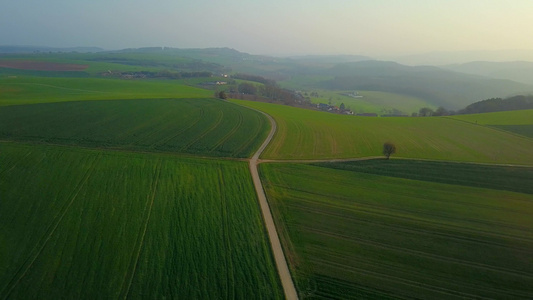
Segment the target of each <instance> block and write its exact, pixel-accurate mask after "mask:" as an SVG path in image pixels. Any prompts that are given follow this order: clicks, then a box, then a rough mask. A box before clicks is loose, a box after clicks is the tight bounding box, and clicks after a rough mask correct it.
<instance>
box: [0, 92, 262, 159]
mask: <svg viewBox="0 0 533 300" xmlns="http://www.w3.org/2000/svg"><path fill="white" fill-rule="evenodd" d="M268 126H269V123H268V121H267V119H266V118H265V116H263V115H262V114H260V113H258V112H255V111H252V110H250V109H247V108H244V107H241V106H238V105H235V104H232V103H228V102H224V101H220V100H214V99H152V100H128V101H120V100H116V101H79V102H62V103H47V104H31V105H16V106H6V107H0V139H1V140H11V141H31V142H37V143H51V144H68V145H78V146H84V147H97V148H117V149H130V150H139V151H165V152H175V153H188V154H197V155H207V156H228V157H248V156H250V155H251V153H252V152H253V151H254V150H255V149H256V148H258V147H259V145H260V144H261V143H262V142H263V140H264V139H265V137H266V134H267V132H268Z"/></svg>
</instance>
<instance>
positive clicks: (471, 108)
mask: <svg viewBox="0 0 533 300" xmlns="http://www.w3.org/2000/svg"><path fill="white" fill-rule="evenodd" d="M521 109H533V95H529V96H523V95H520V96H514V97H510V98H506V99H502V98H491V99H487V100H482V101H479V102H476V103H472V104H470V105H468V106H467V107H466V108H464V109H462V110H460V111H459V112H458V113H460V114H480V113H486V112H496V111H508V110H521Z"/></svg>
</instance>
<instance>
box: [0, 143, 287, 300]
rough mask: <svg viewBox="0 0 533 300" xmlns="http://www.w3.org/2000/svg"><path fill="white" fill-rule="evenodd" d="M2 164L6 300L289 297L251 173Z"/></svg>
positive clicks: (5, 153) (1, 254)
mask: <svg viewBox="0 0 533 300" xmlns="http://www.w3.org/2000/svg"><path fill="white" fill-rule="evenodd" d="M0 153H2V155H0V166H2V168H0V195H2V201H0V298H1V299H62V298H65V299H110V298H113V299H114V298H130V299H140V298H146V297H149V298H155V299H164V298H167V299H168V298H170V299H221V298H225V299H233V298H241V299H244V298H254V299H260V298H270V299H272V298H274V299H276V298H277V299H279V298H282V297H283V292H282V290H281V286H280V283H279V279H278V278H277V272H276V268H275V265H274V263H273V260H272V257H271V253H270V246H269V243H268V238H267V237H266V233H265V230H264V227H263V223H262V217H261V214H260V212H259V209H258V207H257V206H258V204H257V200H256V196H255V191H254V188H253V184H252V180H251V179H250V177H249V170H248V166H247V164H246V163H244V162H235V161H221V160H206V159H203V160H202V159H193V158H179V157H176V156H173V155H165V154H146V153H144V154H140V153H126V152H116V151H111V152H110V151H102V150H84V149H76V148H71V147H65V146H46V145H38V146H36V145H24V144H17V143H0ZM21 191H24V192H21Z"/></svg>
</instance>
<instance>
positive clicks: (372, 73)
mask: <svg viewBox="0 0 533 300" xmlns="http://www.w3.org/2000/svg"><path fill="white" fill-rule="evenodd" d="M322 74H324V75H328V76H330V77H333V79H330V80H325V81H322V82H320V83H319V84H318V85H320V86H321V87H322V88H326V89H333V90H370V91H382V92H392V93H399V94H405V95H410V96H415V97H419V98H422V99H426V100H427V101H428V102H430V103H432V104H434V105H436V106H444V107H445V108H448V109H459V108H462V107H465V105H467V104H469V103H472V102H475V101H478V100H479V99H487V98H491V97H507V96H510V95H516V94H522V93H529V92H531V91H533V86H530V85H526V84H523V83H518V82H514V81H510V80H501V79H491V78H486V77H481V76H476V75H469V74H464V73H458V72H453V71H449V70H444V69H441V68H438V67H429V66H418V67H411V66H405V65H401V64H398V63H395V62H387V61H362V62H354V63H345V64H339V65H336V66H335V67H333V68H330V69H327V70H323V71H322Z"/></svg>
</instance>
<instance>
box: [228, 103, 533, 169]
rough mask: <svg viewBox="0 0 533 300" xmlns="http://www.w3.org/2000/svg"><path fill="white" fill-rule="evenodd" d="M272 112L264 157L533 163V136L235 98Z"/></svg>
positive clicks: (439, 121) (449, 122)
mask: <svg viewBox="0 0 533 300" xmlns="http://www.w3.org/2000/svg"><path fill="white" fill-rule="evenodd" d="M232 101H234V102H235V103H240V104H242V105H246V106H249V107H253V108H256V109H259V110H262V111H264V112H266V113H268V114H270V115H271V116H272V117H274V119H275V120H276V122H277V124H278V128H277V132H276V135H275V136H274V139H273V140H272V142H271V143H270V144H269V146H268V147H267V149H266V150H265V152H264V154H263V155H262V158H265V159H326V158H352V157H372V156H381V155H382V146H383V143H384V142H386V141H390V142H393V143H395V144H396V147H397V149H398V150H397V154H396V155H395V156H398V157H404V158H424V159H434V160H450V161H471V162H486V163H506V164H525V165H533V152H532V151H531V149H533V140H531V139H528V138H521V137H519V136H516V135H513V134H508V133H506V132H504V131H501V130H495V129H492V128H489V127H484V126H478V125H476V124H470V123H466V122H461V121H457V120H453V119H449V118H440V117H431V118H428V117H426V118H423V117H419V118H411V117H410V118H402V117H396V118H377V117H356V116H346V115H337V114H332V113H326V112H319V111H312V110H305V109H298V108H294V107H289V106H281V105H273V104H269V103H261V102H251V101H239V100H232Z"/></svg>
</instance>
